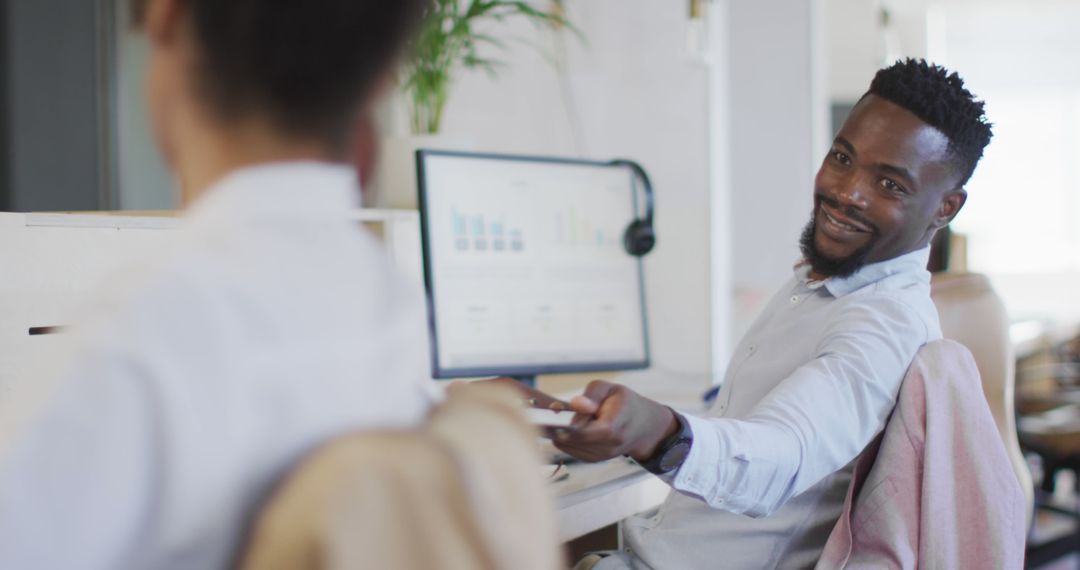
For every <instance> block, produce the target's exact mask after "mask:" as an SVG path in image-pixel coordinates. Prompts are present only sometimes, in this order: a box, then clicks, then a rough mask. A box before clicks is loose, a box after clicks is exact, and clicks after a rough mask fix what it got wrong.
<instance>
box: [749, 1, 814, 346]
mask: <svg viewBox="0 0 1080 570" xmlns="http://www.w3.org/2000/svg"><path fill="white" fill-rule="evenodd" d="M730 23H731V25H730V29H731V35H730V38H729V48H728V49H729V57H730V72H729V79H728V80H729V85H730V98H731V101H730V104H731V125H730V134H729V136H730V147H731V162H732V167H731V176H732V182H731V192H732V194H731V201H732V215H733V234H734V254H733V255H734V268H733V271H734V280H735V283H734V284H735V291H736V305H735V328H736V336H739V333H741V332H742V331H743V330H745V328H746V327H747V326H748V325H749V324H750V322H751V320H752V318H753V317H754V316H755V315H756V314H757V312H758V311H759V309H760V308H761V305H762V303H763V302H765V301H767V300H768V297H769V296H771V295H772V293H773V292H774V291H775V290H776V289H777V288H778V287H779V286H780V285H781V284H782V283H783V282H784V281H785V280H786V279H788V278H789V277H790V276H791V267H792V265H793V264H794V263H795V262H796V261H797V260H798V258H799V251H798V238H799V235H800V233H801V230H802V228H803V226H804V225H805V224H806V223H807V222H808V221H809V220H810V212H811V209H812V205H813V188H814V186H813V180H814V175H815V174H816V172H817V168H818V165H819V164H820V161H821V157H822V156H823V155H824V152H825V150H826V147H825V145H826V144H827V143H826V141H827V140H828V138H827V137H828V136H829V135H828V133H827V132H826V131H827V128H826V124H825V123H826V117H827V115H826V101H825V94H824V89H825V85H824V81H823V73H824V72H823V69H822V67H821V63H822V47H823V44H822V43H821V42H822V36H821V32H820V26H821V24H822V6H821V3H820V2H819V1H817V0H761V1H757V2H748V1H738V0H733V1H732V2H731V13H730Z"/></svg>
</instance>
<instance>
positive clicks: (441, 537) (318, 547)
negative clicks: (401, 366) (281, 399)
mask: <svg viewBox="0 0 1080 570" xmlns="http://www.w3.org/2000/svg"><path fill="white" fill-rule="evenodd" d="M520 408H521V402H520V397H519V396H517V394H516V393H515V392H514V391H513V390H511V389H510V388H506V387H503V386H466V387H464V388H462V389H460V390H454V391H453V392H452V393H451V395H450V397H449V398H448V400H447V401H446V402H445V403H444V404H442V405H441V406H439V408H438V409H437V410H436V411H435V412H434V414H433V415H432V417H431V419H430V421H429V422H428V424H427V425H426V426H425V427H424V428H423V429H420V430H417V431H413V432H404V431H399V432H382V433H365V434H356V435H350V436H346V437H342V438H340V439H338V440H336V441H333V442H331V443H330V444H328V445H327V446H325V447H323V448H322V449H320V450H318V451H316V452H315V453H313V454H312V455H311V456H310V457H308V458H307V459H305V460H303V461H302V462H301V464H300V465H299V466H298V467H297V468H296V469H295V470H294V471H293V473H292V474H290V475H289V476H288V477H287V478H286V480H285V482H284V484H283V485H282V487H281V488H280V489H279V490H278V491H277V492H276V493H274V495H273V496H272V497H271V499H270V501H269V502H268V503H267V504H266V506H265V507H264V509H263V511H262V512H261V513H260V514H259V515H258V517H257V519H256V521H255V524H254V527H253V530H252V531H251V533H250V536H249V543H248V546H247V548H246V549H245V551H244V552H243V553H242V556H241V561H240V565H239V568H242V569H245V570H256V569H257V570H286V569H289V570H294V569H312V570H314V569H318V570H331V569H332V570H346V569H350V570H351V569H354V568H356V569H359V568H394V569H395V570H410V569H411V570H420V569H427V568H445V569H451V570H453V569H469V570H472V569H481V570H483V569H496V568H524V569H535V570H554V569H556V568H565V566H564V565H563V560H562V555H561V553H560V551H559V545H558V535H557V532H556V522H555V512H554V506H553V502H552V500H551V498H550V497H549V495H548V492H547V489H546V485H545V482H544V474H543V473H542V472H541V463H540V459H539V452H538V447H537V445H536V433H535V431H534V430H533V428H532V426H529V425H527V424H525V422H524V420H523V419H522V415H521V411H520Z"/></svg>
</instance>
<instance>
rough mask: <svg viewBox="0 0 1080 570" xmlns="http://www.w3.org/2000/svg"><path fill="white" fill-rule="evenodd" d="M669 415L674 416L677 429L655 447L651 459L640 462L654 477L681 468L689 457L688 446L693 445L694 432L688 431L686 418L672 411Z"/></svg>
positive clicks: (688, 425) (688, 426)
mask: <svg viewBox="0 0 1080 570" xmlns="http://www.w3.org/2000/svg"><path fill="white" fill-rule="evenodd" d="M671 413H673V414H675V420H676V421H678V422H679V429H678V430H676V431H675V433H673V434H671V435H670V436H668V438H667V439H665V440H664V441H661V442H660V445H658V446H656V451H655V452H654V453H653V454H652V457H650V458H648V459H646V460H645V461H643V462H641V466H642V467H644V468H645V469H646V470H648V471H649V472H651V473H655V474H656V475H663V474H665V473H671V472H672V471H674V470H676V469H678V468H679V467H681V466H682V464H683V462H684V461H686V457H687V456H688V455H690V446H692V445H693V444H694V432H692V431H691V430H690V424H689V423H688V422H687V421H686V418H684V417H682V416H681V415H680V414H678V413H677V412H675V411H674V410H672V412H671Z"/></svg>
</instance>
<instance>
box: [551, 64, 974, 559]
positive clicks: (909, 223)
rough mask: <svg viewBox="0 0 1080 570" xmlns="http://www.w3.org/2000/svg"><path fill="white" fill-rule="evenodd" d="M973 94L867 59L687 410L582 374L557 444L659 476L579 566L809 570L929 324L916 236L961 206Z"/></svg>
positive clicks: (921, 70)
mask: <svg viewBox="0 0 1080 570" xmlns="http://www.w3.org/2000/svg"><path fill="white" fill-rule="evenodd" d="M990 137H991V128H990V125H989V124H988V123H987V121H986V118H985V116H984V113H983V104H982V103H981V102H979V101H977V100H976V99H975V97H974V96H973V95H972V94H971V93H970V92H969V91H968V90H967V89H965V88H964V83H963V81H961V79H960V78H959V76H957V75H956V74H955V73H951V74H950V73H949V72H947V71H946V70H945V69H943V68H941V67H939V66H936V65H932V64H929V63H926V62H925V61H921V60H906V61H901V62H898V63H896V64H895V65H893V66H891V67H888V68H886V69H882V70H880V71H879V72H878V73H877V75H876V76H875V77H874V80H873V82H872V83H871V85H870V89H869V91H868V92H867V93H866V95H864V96H863V97H862V99H861V100H860V101H859V102H858V104H857V105H855V107H854V109H853V110H852V112H851V114H850V116H849V117H848V119H847V121H846V122H845V123H844V125H843V127H842V128H841V129H840V132H839V133H838V134H837V135H836V138H835V139H834V141H833V144H832V147H831V148H830V149H829V152H828V153H827V154H826V156H825V160H824V162H823V163H822V165H821V168H820V170H819V171H818V174H817V178H816V180H815V184H814V209H813V214H812V217H811V219H810V222H809V224H808V225H807V226H806V230H805V232H804V233H803V236H802V240H801V245H802V253H803V256H804V259H803V260H802V261H801V262H800V263H799V264H798V265H796V267H795V271H794V272H795V275H794V277H793V278H792V279H791V280H790V281H789V282H788V283H787V284H785V285H784V286H783V287H782V288H781V289H780V291H779V292H778V293H777V294H776V296H775V297H774V298H773V299H772V300H771V301H770V302H769V304H768V305H767V306H766V307H765V309H764V311H763V312H762V314H761V315H760V316H759V317H758V319H757V321H756V322H755V323H754V324H753V325H752V326H751V328H750V329H749V331H748V332H747V333H746V336H745V337H744V338H743V339H742V341H741V342H740V344H739V345H738V347H737V348H736V349H735V354H734V356H733V358H732V360H731V362H730V364H729V366H728V370H727V374H726V376H725V378H724V382H723V385H722V388H721V389H720V391H719V394H718V396H717V397H716V400H715V402H714V403H713V405H712V408H711V409H710V410H709V413H708V414H707V415H706V416H704V417H696V416H693V415H688V414H680V413H677V412H675V411H673V410H672V409H670V408H668V407H666V406H663V405H661V404H659V403H657V402H654V401H652V400H650V399H648V398H645V397H643V396H641V395H639V394H637V393H635V392H634V391H632V390H630V389H628V388H626V387H623V386H619V385H616V384H612V383H607V382H599V381H597V382H593V383H591V384H589V386H588V387H587V388H586V390H585V394H584V395H583V396H579V397H577V398H574V399H573V400H572V401H571V402H570V405H571V407H572V408H573V409H574V411H575V412H576V414H575V417H574V422H573V423H574V426H575V428H576V429H570V430H565V431H563V432H561V433H557V434H556V437H555V443H556V445H557V446H558V447H559V448H561V449H562V450H563V451H565V452H567V453H569V454H571V455H574V456H576V457H579V458H582V459H585V460H590V461H595V460H603V459H607V458H611V457H617V456H619V455H627V456H630V457H632V458H633V459H635V460H636V461H638V462H639V463H641V464H642V465H643V466H644V467H645V468H646V469H649V470H650V471H652V472H654V473H656V474H658V475H660V476H661V478H663V479H664V480H665V481H666V482H667V483H668V484H670V485H671V487H672V488H673V492H672V493H671V494H670V495H669V497H668V499H667V501H665V503H664V504H663V505H662V506H661V507H660V509H659V510H658V511H657V512H656V513H652V514H650V515H649V516H645V517H633V518H631V519H628V520H627V521H624V524H623V527H622V528H623V539H624V545H625V546H626V548H625V549H624V551H623V552H618V553H613V554H611V555H608V556H607V557H604V558H602V559H600V560H599V561H597V560H595V559H594V560H588V561H582V563H581V564H580V566H581V567H583V568H584V567H587V566H588V565H589V564H593V563H595V566H593V567H594V568H597V569H609V568H646V567H647V568H716V567H721V568H739V569H741V568H808V567H812V566H814V564H815V563H816V562H817V560H818V558H819V557H820V555H821V552H822V548H823V547H824V545H825V542H826V539H827V538H828V536H829V533H830V531H831V529H832V527H833V526H834V524H835V523H836V521H837V518H838V517H839V515H840V512H841V509H842V507H843V503H844V497H845V493H846V491H847V488H848V482H849V481H850V480H851V469H852V465H853V463H854V460H855V459H856V458H857V457H858V456H859V454H860V453H861V452H862V451H863V450H864V449H865V448H866V447H867V446H868V445H869V444H870V443H871V441H873V440H874V438H875V437H876V436H877V435H878V434H879V433H880V432H881V431H882V429H883V428H884V426H885V424H886V421H887V420H888V418H889V415H890V413H891V411H892V409H893V407H894V405H895V403H896V398H897V394H898V392H899V388H900V383H901V380H902V379H903V377H904V374H905V372H906V370H907V368H908V366H909V365H910V363H911V362H912V360H913V358H914V357H915V354H916V352H917V351H918V350H919V348H920V347H922V346H923V345H924V344H926V343H927V342H930V341H933V340H937V339H940V338H941V329H940V325H939V323H938V315H937V311H936V310H935V308H934V304H933V303H932V302H931V300H930V275H929V273H928V272H927V271H926V269H925V268H926V265H927V259H928V256H929V245H928V244H929V243H930V240H931V238H932V237H933V236H934V234H935V232H937V231H938V230H939V229H940V228H942V227H944V226H945V225H947V224H948V223H949V222H950V221H951V220H952V219H953V218H954V217H955V216H956V214H957V213H958V212H959V211H960V209H961V208H962V207H963V206H964V203H965V201H966V198H967V194H966V192H965V190H964V185H965V183H966V182H967V180H968V179H969V178H970V177H971V174H972V172H973V171H974V169H975V165H976V164H977V163H978V161H979V159H980V157H981V156H982V153H983V149H984V148H985V147H986V145H987V144H988V143H989V142H990Z"/></svg>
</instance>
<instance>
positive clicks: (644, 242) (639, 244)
mask: <svg viewBox="0 0 1080 570" xmlns="http://www.w3.org/2000/svg"><path fill="white" fill-rule="evenodd" d="M609 164H611V165H613V166H627V167H629V168H630V170H632V171H634V178H635V179H636V180H641V186H642V189H643V190H644V191H645V215H644V216H643V217H641V218H637V219H635V220H634V221H633V222H630V225H629V226H628V227H627V228H626V232H624V233H623V246H624V247H626V251H627V253H629V254H630V255H633V256H637V257H641V256H643V255H645V254H647V253H649V252H650V251H652V249H653V247H655V246H656V230H655V229H653V211H654V208H655V205H654V198H653V189H652V182H651V181H650V180H649V175H648V174H647V173H646V172H645V169H644V168H642V167H641V165H640V164H638V163H637V162H634V161H633V160H627V159H623V158H619V159H615V160H612V161H611V162H610V163H609ZM634 190H637V184H635V185H634Z"/></svg>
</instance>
